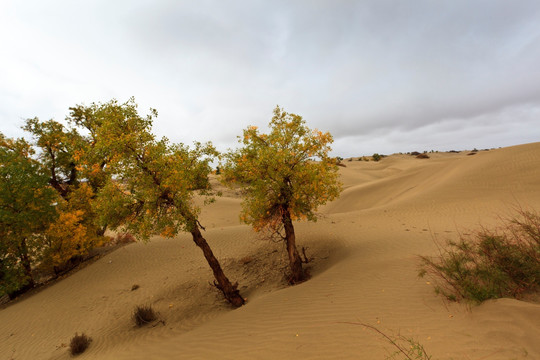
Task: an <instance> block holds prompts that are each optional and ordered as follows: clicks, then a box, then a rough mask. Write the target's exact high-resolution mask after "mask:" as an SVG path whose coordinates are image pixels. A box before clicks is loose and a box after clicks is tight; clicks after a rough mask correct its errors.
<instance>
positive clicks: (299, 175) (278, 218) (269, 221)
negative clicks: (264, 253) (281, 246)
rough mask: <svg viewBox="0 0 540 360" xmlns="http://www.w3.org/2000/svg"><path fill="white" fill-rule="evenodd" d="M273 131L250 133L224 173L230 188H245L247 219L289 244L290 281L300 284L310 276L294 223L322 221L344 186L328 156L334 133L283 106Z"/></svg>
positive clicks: (276, 111)
mask: <svg viewBox="0 0 540 360" xmlns="http://www.w3.org/2000/svg"><path fill="white" fill-rule="evenodd" d="M269 128H270V132H269V133H268V134H264V133H260V132H259V130H258V129H257V127H255V126H250V127H248V128H247V129H246V130H244V136H243V137H241V138H240V140H239V141H240V143H242V145H243V146H242V147H241V148H240V149H238V150H236V151H231V152H229V153H228V154H227V155H226V163H225V164H224V165H223V167H222V172H223V174H224V179H225V180H226V182H227V184H231V183H232V184H234V183H236V184H239V185H240V186H241V187H242V188H243V191H244V200H243V203H242V214H241V217H240V218H241V220H242V221H243V222H245V223H246V224H250V225H252V226H253V228H254V229H255V231H264V232H265V233H266V234H268V235H269V236H270V237H271V238H277V239H280V240H283V241H284V243H285V248H286V252H287V256H288V259H289V265H290V276H289V282H290V283H291V284H295V283H299V282H302V281H304V280H305V279H306V274H305V272H304V270H303V267H302V263H303V260H302V258H301V256H300V252H299V251H298V247H297V245H296V235H295V231H294V225H293V221H295V220H300V219H307V220H309V221H316V220H317V215H316V210H317V207H318V206H320V205H323V204H325V203H326V202H327V201H330V200H333V199H335V198H336V197H337V196H338V195H339V193H340V191H341V186H340V183H339V181H338V172H337V162H336V160H335V159H333V158H331V157H329V155H328V154H329V152H330V150H331V148H330V144H331V143H332V141H333V139H332V136H331V135H330V133H328V132H326V133H323V132H322V131H319V130H311V129H309V128H308V127H307V126H306V125H305V121H304V120H303V119H302V117H301V116H299V115H296V114H291V113H287V112H285V111H284V110H283V109H281V108H280V107H279V106H278V107H276V108H275V109H274V116H273V117H272V120H271V121H270V123H269ZM340 159H341V158H340ZM315 160H317V161H315ZM339 161H341V160H339Z"/></svg>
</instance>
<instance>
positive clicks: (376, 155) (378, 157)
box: [372, 153, 381, 161]
mask: <svg viewBox="0 0 540 360" xmlns="http://www.w3.org/2000/svg"><path fill="white" fill-rule="evenodd" d="M372 158H373V161H379V160H381V155H379V154H377V153H375V154H373V156H372Z"/></svg>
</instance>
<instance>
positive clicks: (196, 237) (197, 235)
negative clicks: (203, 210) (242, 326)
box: [191, 224, 245, 307]
mask: <svg viewBox="0 0 540 360" xmlns="http://www.w3.org/2000/svg"><path fill="white" fill-rule="evenodd" d="M191 235H192V236H193V241H194V242H195V244H196V245H197V246H198V247H199V248H200V249H201V250H202V251H203V253H204V257H205V258H206V261H207V262H208V265H210V267H211V268H212V271H213V272H214V278H215V279H216V281H217V283H216V281H214V285H215V286H216V287H217V288H218V289H219V290H221V292H222V293H223V295H224V296H225V299H227V301H228V302H230V303H231V304H232V305H233V306H235V307H240V306H242V305H244V303H245V300H244V298H243V297H242V296H240V292H239V291H238V289H237V288H238V283H235V284H234V285H233V284H231V282H230V281H229V279H228V278H227V277H226V276H225V273H224V272H223V270H222V269H221V265H220V264H219V261H218V259H216V257H215V256H214V253H213V252H212V249H210V246H209V245H208V243H207V242H206V239H205V238H204V237H203V236H202V234H201V231H200V230H199V227H198V226H197V225H196V224H195V225H193V227H192V230H191Z"/></svg>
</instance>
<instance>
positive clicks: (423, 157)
mask: <svg viewBox="0 0 540 360" xmlns="http://www.w3.org/2000/svg"><path fill="white" fill-rule="evenodd" d="M416 158H417V159H429V155H428V154H425V153H424V154H418V155H416Z"/></svg>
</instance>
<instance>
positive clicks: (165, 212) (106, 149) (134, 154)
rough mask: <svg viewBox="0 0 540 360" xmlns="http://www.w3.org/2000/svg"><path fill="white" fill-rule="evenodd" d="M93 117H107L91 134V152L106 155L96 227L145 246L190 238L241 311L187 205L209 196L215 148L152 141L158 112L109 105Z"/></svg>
mask: <svg viewBox="0 0 540 360" xmlns="http://www.w3.org/2000/svg"><path fill="white" fill-rule="evenodd" d="M97 111H98V112H100V113H107V114H109V115H108V116H107V117H104V118H103V121H102V122H101V124H100V126H99V128H98V129H97V130H96V133H95V143H94V146H93V148H92V151H94V152H96V153H107V154H108V162H107V167H106V171H107V173H108V174H109V175H110V177H109V178H108V181H107V182H106V183H105V185H104V186H103V187H102V188H100V191H99V193H98V196H97V201H96V202H95V206H94V209H95V211H96V213H98V214H99V216H100V222H101V223H108V224H109V225H110V226H111V227H112V228H113V229H117V228H120V227H121V228H123V230H124V231H128V232H130V233H133V234H135V235H137V236H138V237H140V238H142V239H145V240H147V239H149V237H150V236H152V235H161V236H165V237H174V236H175V235H176V234H178V233H179V232H181V231H187V232H190V233H191V234H192V236H193V240H194V242H195V244H196V245H197V246H198V247H199V248H201V250H202V251H203V254H204V256H205V258H206V260H207V261H208V263H209V265H210V267H211V268H212V270H213V273H214V277H215V278H216V280H217V283H215V285H216V287H217V288H218V289H220V290H221V291H222V292H223V294H224V295H225V298H226V299H227V300H228V301H229V302H231V304H233V305H235V306H241V305H243V304H244V299H243V298H242V297H241V296H240V295H239V293H238V290H237V284H236V285H232V284H231V283H230V281H229V279H228V278H227V277H226V276H225V274H224V273H223V270H222V269H221V266H220V264H219V262H218V260H217V259H216V257H215V256H214V254H213V252H212V250H211V249H210V246H209V245H208V243H207V242H206V240H205V239H204V237H203V236H202V234H201V232H200V229H199V228H200V223H199V221H198V214H199V211H200V210H199V208H198V207H197V206H196V205H195V204H194V202H193V201H192V200H193V196H194V194H195V193H196V192H198V193H199V194H202V195H211V191H210V184H209V180H208V174H209V173H210V172H211V170H212V169H211V167H210V162H211V159H212V158H213V157H215V156H216V155H217V152H216V150H215V149H214V147H213V146H212V145H211V144H204V145H203V144H201V143H195V146H194V147H193V148H190V147H188V146H185V145H183V144H171V143H170V142H169V141H168V140H167V139H166V138H163V139H161V140H156V139H155V137H154V135H153V134H152V132H151V126H152V121H153V118H154V117H155V116H157V111H155V110H152V111H151V113H150V114H149V115H147V116H146V117H141V116H139V115H138V113H137V106H136V104H135V103H134V101H133V100H130V101H128V102H127V103H124V104H118V102H116V101H115V100H113V101H111V102H109V103H106V104H102V105H100V106H99V107H98V109H97ZM208 201H212V199H211V198H208Z"/></svg>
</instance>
